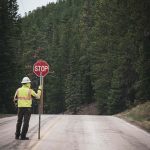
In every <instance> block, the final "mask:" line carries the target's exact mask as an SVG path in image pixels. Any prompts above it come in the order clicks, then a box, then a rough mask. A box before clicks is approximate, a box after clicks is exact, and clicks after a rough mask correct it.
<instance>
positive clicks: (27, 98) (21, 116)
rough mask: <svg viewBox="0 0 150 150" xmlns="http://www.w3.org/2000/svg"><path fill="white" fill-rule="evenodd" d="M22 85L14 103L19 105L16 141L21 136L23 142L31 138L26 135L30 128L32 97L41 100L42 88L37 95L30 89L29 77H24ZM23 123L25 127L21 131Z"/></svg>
mask: <svg viewBox="0 0 150 150" xmlns="http://www.w3.org/2000/svg"><path fill="white" fill-rule="evenodd" d="M21 83H22V87H20V88H18V89H17V91H16V93H15V96H14V102H15V103H17V107H18V120H17V124H16V133H15V139H19V137H20V136H21V138H20V139H21V140H29V138H28V137H26V134H27V131H28V128H29V120H30V116H31V107H32V96H33V97H35V98H36V99H40V96H41V90H42V87H41V86H39V88H38V91H37V93H36V92H35V91H34V90H32V89H30V87H31V80H30V79H29V78H28V77H24V78H23V79H22V82H21ZM22 121H23V127H22V131H21V126H22ZM20 131H21V132H20Z"/></svg>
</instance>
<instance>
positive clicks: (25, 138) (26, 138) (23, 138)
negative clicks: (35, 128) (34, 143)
mask: <svg viewBox="0 0 150 150" xmlns="http://www.w3.org/2000/svg"><path fill="white" fill-rule="evenodd" d="M20 140H29V138H28V137H21V139H20Z"/></svg>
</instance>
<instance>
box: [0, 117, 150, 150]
mask: <svg viewBox="0 0 150 150" xmlns="http://www.w3.org/2000/svg"><path fill="white" fill-rule="evenodd" d="M16 120H17V118H16V116H14V117H8V118H2V119H0V150H150V134H149V133H147V132H145V131H143V130H141V129H139V128H137V127H135V126H133V125H131V124H129V123H127V122H125V121H123V120H121V119H119V118H116V117H113V116H86V115H85V116H73V115H42V124H41V139H40V140H38V115H32V117H31V121H30V128H29V132H28V136H29V137H30V140H29V141H21V140H15V139H14V132H15V125H16Z"/></svg>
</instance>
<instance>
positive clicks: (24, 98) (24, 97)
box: [17, 89, 31, 100]
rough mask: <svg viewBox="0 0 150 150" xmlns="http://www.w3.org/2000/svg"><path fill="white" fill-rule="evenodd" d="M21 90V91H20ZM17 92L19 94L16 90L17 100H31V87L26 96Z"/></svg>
mask: <svg viewBox="0 0 150 150" xmlns="http://www.w3.org/2000/svg"><path fill="white" fill-rule="evenodd" d="M21 92H22V91H21ZM25 92H26V91H25ZM19 94H20V92H19V90H18V93H17V95H18V100H31V89H29V91H28V95H27V96H19ZM20 95H22V93H21V94H20Z"/></svg>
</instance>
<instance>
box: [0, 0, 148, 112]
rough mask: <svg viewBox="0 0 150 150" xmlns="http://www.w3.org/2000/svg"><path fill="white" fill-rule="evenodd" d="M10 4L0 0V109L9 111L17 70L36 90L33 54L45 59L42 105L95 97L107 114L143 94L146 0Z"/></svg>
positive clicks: (68, 105)
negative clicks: (24, 8) (27, 8)
mask: <svg viewBox="0 0 150 150" xmlns="http://www.w3.org/2000/svg"><path fill="white" fill-rule="evenodd" d="M17 12H18V5H17V1H16V0H1V1H0V67H1V69H0V79H1V80H0V113H15V111H16V110H15V107H14V104H13V101H12V100H13V96H14V94H15V91H16V89H17V88H18V87H19V86H21V83H20V82H21V80H22V78H23V77H24V76H28V77H29V78H30V79H31V80H32V88H33V89H34V90H35V91H36V90H37V88H38V85H39V78H38V77H36V75H35V74H34V73H33V64H34V63H35V62H36V61H37V60H39V59H42V60H45V61H47V62H48V63H49V64H50V73H49V74H48V75H47V76H46V77H45V78H44V113H47V114H57V113H63V112H64V111H66V110H68V111H70V112H72V114H76V113H77V112H78V111H79V110H80V107H81V106H82V105H84V104H90V103H93V102H95V103H96V104H97V109H98V111H99V114H101V115H103V114H105V115H111V114H116V113H119V112H122V111H124V110H126V109H127V108H129V107H132V106H134V105H136V104H138V103H143V102H145V101H148V100H150V19H149V17H150V1H149V0H142V1H141V0H58V1H57V2H56V3H49V4H48V5H47V6H42V7H39V8H37V9H36V10H33V11H32V12H28V13H26V14H25V16H23V17H21V16H20V15H18V13H17ZM37 107H38V103H37V102H36V100H33V112H35V113H37Z"/></svg>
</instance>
